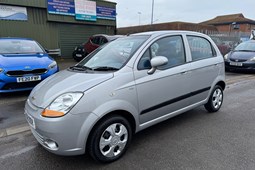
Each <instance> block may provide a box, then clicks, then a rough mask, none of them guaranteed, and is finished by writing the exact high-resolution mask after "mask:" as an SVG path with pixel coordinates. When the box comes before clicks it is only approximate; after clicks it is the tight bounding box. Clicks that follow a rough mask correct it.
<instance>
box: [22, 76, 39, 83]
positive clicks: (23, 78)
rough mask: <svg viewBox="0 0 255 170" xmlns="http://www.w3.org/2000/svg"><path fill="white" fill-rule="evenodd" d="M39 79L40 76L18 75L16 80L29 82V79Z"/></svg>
mask: <svg viewBox="0 0 255 170" xmlns="http://www.w3.org/2000/svg"><path fill="white" fill-rule="evenodd" d="M39 80H41V76H26V77H18V78H17V82H18V83H22V82H29V81H39Z"/></svg>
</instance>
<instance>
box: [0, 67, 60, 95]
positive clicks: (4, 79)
mask: <svg viewBox="0 0 255 170" xmlns="http://www.w3.org/2000/svg"><path fill="white" fill-rule="evenodd" d="M58 71H59V68H58V67H55V68H53V69H50V70H48V71H47V72H46V73H44V74H41V75H40V76H41V80H40V81H31V82H24V83H17V78H18V77H15V76H7V75H6V74H4V73H0V93H8V92H17V91H26V90H32V89H33V88H34V87H35V86H36V85H37V84H39V83H40V82H41V81H42V80H44V79H46V78H47V77H49V76H51V75H53V74H55V73H56V72H58ZM26 76H35V75H26ZM26 76H24V77H26Z"/></svg>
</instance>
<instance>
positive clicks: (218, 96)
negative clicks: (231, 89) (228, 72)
mask: <svg viewBox="0 0 255 170" xmlns="http://www.w3.org/2000/svg"><path fill="white" fill-rule="evenodd" d="M222 99H223V95H222V91H221V90H220V89H216V90H215V91H214V93H213V98H212V103H213V107H214V108H215V109H218V108H219V107H220V106H221V104H222Z"/></svg>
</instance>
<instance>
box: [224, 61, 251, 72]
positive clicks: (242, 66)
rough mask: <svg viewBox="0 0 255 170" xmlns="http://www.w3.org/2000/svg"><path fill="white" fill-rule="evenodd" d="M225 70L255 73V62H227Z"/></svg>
mask: <svg viewBox="0 0 255 170" xmlns="http://www.w3.org/2000/svg"><path fill="white" fill-rule="evenodd" d="M230 63H234V64H235V65H231V64H230ZM225 68H226V69H227V70H236V71H255V62H230V61H225Z"/></svg>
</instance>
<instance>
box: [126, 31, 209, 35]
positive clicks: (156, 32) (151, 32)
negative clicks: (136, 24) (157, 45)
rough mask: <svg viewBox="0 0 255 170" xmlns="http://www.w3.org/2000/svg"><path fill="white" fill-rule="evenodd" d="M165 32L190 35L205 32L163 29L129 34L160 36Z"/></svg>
mask: <svg viewBox="0 0 255 170" xmlns="http://www.w3.org/2000/svg"><path fill="white" fill-rule="evenodd" d="M165 34H192V35H200V36H204V35H205V34H202V33H199V32H194V31H180V30H164V31H149V32H141V33H135V34H131V35H148V36H161V35H165Z"/></svg>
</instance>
